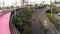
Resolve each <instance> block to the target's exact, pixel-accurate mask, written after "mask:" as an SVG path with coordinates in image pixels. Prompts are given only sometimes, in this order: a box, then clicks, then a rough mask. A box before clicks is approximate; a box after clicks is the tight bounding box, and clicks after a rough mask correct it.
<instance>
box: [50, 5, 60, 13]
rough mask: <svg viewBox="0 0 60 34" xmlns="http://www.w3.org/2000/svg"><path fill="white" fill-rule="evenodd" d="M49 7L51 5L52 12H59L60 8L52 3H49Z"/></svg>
mask: <svg viewBox="0 0 60 34" xmlns="http://www.w3.org/2000/svg"><path fill="white" fill-rule="evenodd" d="M51 7H52V13H59V12H60V9H59V8H57V7H56V6H55V5H54V4H53V5H51Z"/></svg>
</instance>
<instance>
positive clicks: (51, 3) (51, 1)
mask: <svg viewBox="0 0 60 34" xmlns="http://www.w3.org/2000/svg"><path fill="white" fill-rule="evenodd" d="M50 2H51V6H50V8H51V16H52V1H51V0H50Z"/></svg>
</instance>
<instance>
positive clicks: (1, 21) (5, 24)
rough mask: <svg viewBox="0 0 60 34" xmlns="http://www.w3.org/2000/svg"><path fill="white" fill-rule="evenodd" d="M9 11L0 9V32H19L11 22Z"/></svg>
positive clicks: (16, 33) (2, 33) (18, 33)
mask: <svg viewBox="0 0 60 34" xmlns="http://www.w3.org/2000/svg"><path fill="white" fill-rule="evenodd" d="M11 17H12V16H11V11H10V10H5V12H4V10H3V11H0V34H20V32H18V30H17V29H16V27H15V26H14V24H13V23H12V22H11Z"/></svg>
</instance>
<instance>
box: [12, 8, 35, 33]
mask: <svg viewBox="0 0 60 34" xmlns="http://www.w3.org/2000/svg"><path fill="white" fill-rule="evenodd" d="M33 12H34V9H24V10H22V11H18V12H17V13H16V17H15V15H14V16H13V18H12V19H13V21H12V22H13V23H14V25H15V26H16V28H17V29H18V30H19V32H20V33H21V34H32V28H31V19H30V18H31V15H32V13H33Z"/></svg>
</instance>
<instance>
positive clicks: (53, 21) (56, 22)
mask: <svg viewBox="0 0 60 34" xmlns="http://www.w3.org/2000/svg"><path fill="white" fill-rule="evenodd" d="M46 15H47V17H48V19H49V20H50V21H51V22H52V24H53V25H54V26H55V27H56V29H57V30H58V29H59V24H58V21H57V20H56V18H55V17H54V16H53V15H51V13H46Z"/></svg>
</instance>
